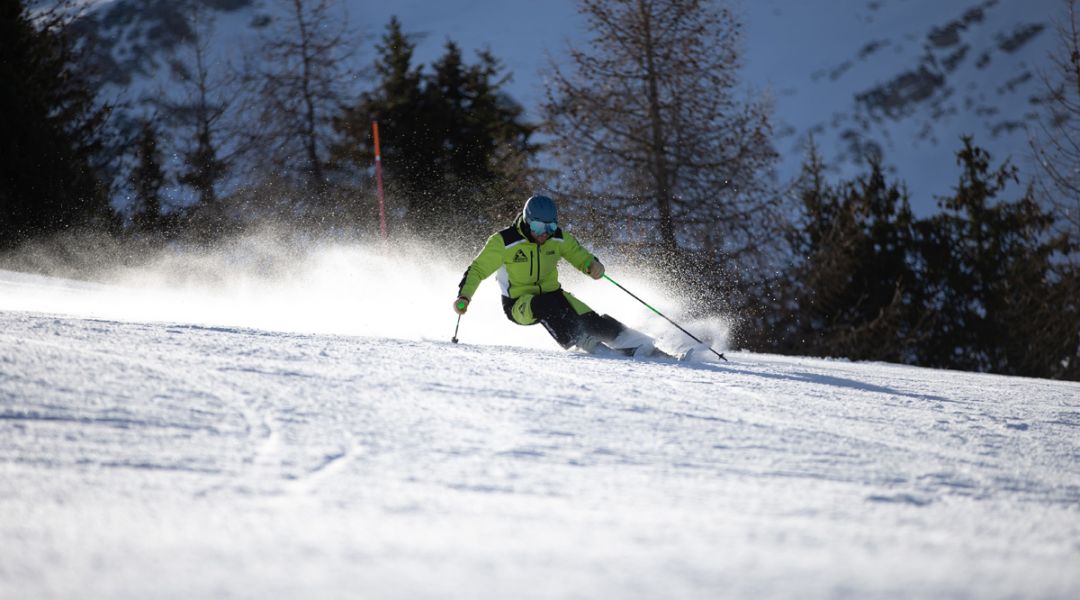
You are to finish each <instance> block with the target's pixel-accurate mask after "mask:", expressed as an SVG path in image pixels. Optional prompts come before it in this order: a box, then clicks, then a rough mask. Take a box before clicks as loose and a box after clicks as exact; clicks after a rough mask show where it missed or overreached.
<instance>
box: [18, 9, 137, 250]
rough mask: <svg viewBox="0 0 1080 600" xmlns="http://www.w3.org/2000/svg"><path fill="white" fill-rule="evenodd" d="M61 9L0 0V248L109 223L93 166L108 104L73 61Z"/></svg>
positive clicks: (111, 217) (108, 211) (112, 217)
mask: <svg viewBox="0 0 1080 600" xmlns="http://www.w3.org/2000/svg"><path fill="white" fill-rule="evenodd" d="M65 14H67V13H66V12H65V11H64V10H63V7H61V6H57V7H56V8H55V9H54V10H53V11H51V12H46V13H41V14H35V16H34V17H33V18H31V16H30V14H29V12H28V10H27V7H26V6H25V4H24V3H23V2H22V1H21V0H0V82H2V85H0V115H3V117H2V118H0V248H3V247H9V248H10V247H13V246H15V245H17V244H19V243H20V242H23V241H25V240H27V239H29V238H31V237H33V236H37V235H42V234H49V233H55V232H59V231H65V230H68V229H71V228H76V227H84V226H112V225H114V224H115V219H116V215H115V213H113V211H112V210H111V208H110V206H109V202H108V198H107V194H106V192H105V186H104V185H103V183H102V181H101V179H100V178H99V176H98V174H97V173H96V172H95V169H94V167H93V166H92V165H93V157H94V155H95V154H96V153H97V152H98V151H99V149H100V145H101V137H100V133H99V132H100V127H101V125H102V123H103V121H104V119H105V117H106V115H107V113H108V110H107V108H103V107H99V106H97V105H96V104H95V99H94V92H93V90H92V89H91V86H90V85H89V83H88V82H87V79H86V77H85V76H84V74H83V72H82V71H81V70H80V66H79V65H78V64H77V62H76V60H75V56H74V54H73V52H72V47H71V42H70V40H69V39H68V37H67V34H66V26H67V21H66V18H65V16H64V15H65Z"/></svg>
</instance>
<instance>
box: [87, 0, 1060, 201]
mask: <svg viewBox="0 0 1080 600" xmlns="http://www.w3.org/2000/svg"><path fill="white" fill-rule="evenodd" d="M190 4H199V5H203V6H206V7H208V8H209V9H210V10H209V11H208V14H209V15H210V17H211V18H210V19H209V22H210V23H211V25H210V27H209V28H208V31H207V32H204V35H209V36H210V38H211V48H210V54H211V62H210V69H211V72H212V73H214V72H215V71H216V72H219V73H220V72H221V71H224V70H226V69H227V64H232V65H233V66H237V65H239V64H240V63H241V57H242V56H243V55H245V54H249V55H250V54H252V51H253V50H254V48H255V47H256V46H257V42H258V37H259V35H260V32H261V31H264V30H265V29H266V27H268V26H269V25H270V22H271V17H270V15H271V14H272V10H271V9H270V7H272V6H273V4H274V2H273V1H272V0H185V1H183V2H175V1H173V0H138V1H136V0H107V1H103V2H98V3H97V4H96V9H95V10H93V11H92V12H91V13H90V14H89V16H88V17H87V18H86V19H84V20H83V22H82V23H81V24H80V30H81V31H82V32H83V33H84V35H86V36H88V37H89V38H90V39H93V40H94V44H93V47H94V48H95V49H96V51H95V52H96V54H95V55H96V56H97V59H96V62H97V63H98V64H99V66H100V67H101V68H102V69H103V72H104V73H105V75H106V78H107V80H108V81H109V82H110V85H109V86H107V88H106V91H105V95H106V97H112V98H115V99H118V100H119V101H121V102H130V103H132V107H131V108H130V109H123V110H122V111H120V112H122V113H125V114H127V115H129V116H130V115H136V114H139V113H141V112H152V110H153V109H152V107H151V105H152V100H154V99H156V98H160V97H161V96H162V94H163V93H165V94H168V93H170V92H169V91H168V90H169V89H170V87H175V86H176V85H177V84H176V83H175V82H174V81H172V80H171V79H170V77H169V74H168V68H167V64H168V59H169V57H170V56H171V55H172V53H174V52H175V51H176V50H177V48H178V44H179V42H180V41H181V39H182V38H183V35H184V34H185V32H186V31H187V30H188V29H190V27H191V26H190V24H189V23H188V22H187V21H186V20H185V19H186V16H185V15H187V14H188V13H189V12H190V11H189V9H187V8H185V7H186V6H188V5H190ZM728 4H729V5H732V6H734V7H735V8H736V10H737V12H738V13H739V14H740V15H741V17H742V18H743V20H744V22H745V25H746V27H745V40H744V50H745V52H744V61H745V68H744V71H743V74H742V78H743V80H744V81H745V82H746V84H747V85H748V87H750V88H753V89H754V90H756V91H757V92H762V91H765V92H767V93H769V95H770V96H771V97H772V98H773V100H774V101H775V106H776V113H775V119H774V120H775V123H776V139H775V142H776V144H777V147H778V149H779V150H780V153H781V156H782V162H781V165H780V167H781V168H780V174H781V176H782V177H783V178H785V179H790V178H793V177H795V176H796V175H797V174H798V172H799V165H800V164H801V162H802V161H803V159H804V158H805V148H806V146H805V143H806V140H807V139H808V138H809V136H811V135H812V136H813V137H814V139H815V141H816V143H817V144H818V146H819V147H820V149H821V151H822V153H823V155H824V157H825V158H826V160H828V161H829V162H830V163H831V164H832V165H833V166H834V167H835V168H836V169H837V171H838V172H840V173H842V174H844V175H846V176H851V175H854V174H856V173H858V172H860V169H861V167H859V166H857V165H858V163H859V161H860V160H861V157H862V156H864V155H866V154H868V153H869V154H878V155H881V156H883V157H884V160H885V162H886V165H887V166H890V167H893V168H895V173H896V175H897V176H898V177H899V178H900V179H902V180H903V181H905V182H906V183H907V184H908V186H909V188H910V190H911V193H912V202H913V205H914V206H915V208H916V210H917V211H920V212H923V213H925V212H929V211H932V210H934V209H935V201H934V196H936V195H944V194H947V193H949V191H950V190H951V188H952V186H954V185H955V183H956V181H957V178H958V172H957V169H956V164H955V158H954V157H955V152H956V151H957V150H958V149H959V148H960V136H961V135H965V134H967V135H973V136H975V138H976V142H977V143H979V144H981V145H983V146H984V147H986V148H987V149H988V150H990V152H991V154H992V155H993V156H994V158H995V160H998V161H1001V160H1004V159H1006V158H1010V159H1012V160H1013V161H1014V162H1015V163H1017V164H1018V165H1019V166H1020V167H1022V169H1023V170H1024V173H1025V174H1031V173H1032V172H1033V171H1032V165H1030V164H1029V151H1028V140H1029V134H1028V132H1027V131H1026V129H1025V128H1026V127H1027V126H1028V125H1030V124H1032V123H1034V122H1035V121H1036V120H1037V119H1038V118H1039V116H1040V103H1041V99H1042V98H1043V97H1044V96H1045V89H1044V85H1043V82H1042V80H1041V75H1044V74H1049V72H1050V71H1051V68H1052V67H1051V64H1050V61H1049V56H1050V53H1051V52H1053V51H1054V50H1055V48H1056V44H1057V36H1056V34H1055V31H1054V22H1055V20H1056V19H1058V20H1059V19H1062V18H1064V16H1065V15H1064V3H1063V2H1062V0H1027V1H1025V2H1019V1H1013V0H956V1H950V2H940V1H938V0H843V1H836V0H804V1H800V2H790V1H786V0H756V1H754V2H739V1H735V2H729V3H728ZM339 6H340V9H341V11H342V20H343V21H345V22H347V23H348V24H349V27H350V28H351V29H352V30H354V31H355V32H356V34H357V35H356V37H355V39H356V41H357V46H358V52H357V53H356V56H355V61H356V64H355V65H353V66H354V67H356V68H360V67H363V66H366V65H369V64H370V63H371V62H372V61H373V60H374V57H375V51H374V46H375V43H376V40H377V38H378V36H379V35H381V34H382V32H383V30H384V28H385V25H386V23H387V21H388V20H389V19H390V16H391V15H397V16H399V17H400V18H401V20H402V22H403V24H404V27H405V29H406V31H409V32H411V33H414V34H416V36H417V43H418V46H417V51H416V60H417V61H418V62H419V63H426V64H430V63H431V62H432V61H434V60H435V59H436V58H437V57H438V56H439V55H440V54H441V53H442V51H443V45H444V44H445V42H446V41H447V39H453V40H454V41H456V42H458V43H459V44H461V45H462V46H463V47H464V48H465V49H467V50H473V49H480V48H484V47H487V48H490V49H491V50H492V52H493V53H494V54H495V56H497V57H499V58H500V59H501V60H502V61H503V62H504V63H505V65H506V66H507V68H508V70H509V71H510V72H512V73H513V75H514V80H513V81H511V82H510V84H509V85H508V87H507V90H508V91H509V93H510V94H511V95H512V96H513V97H514V98H515V99H516V100H518V101H519V102H521V103H522V104H523V105H524V106H525V108H526V110H527V114H528V115H529V116H530V117H531V118H534V119H535V118H538V117H539V110H538V108H539V104H540V102H542V101H543V100H544V97H545V76H544V72H545V71H546V70H547V67H548V65H549V61H550V60H554V61H556V62H561V61H563V60H565V56H566V48H567V46H568V44H573V45H575V46H578V47H581V46H583V45H584V44H585V42H586V40H587V39H588V33H587V31H586V30H585V28H584V21H583V19H582V18H581V16H580V15H578V14H577V12H576V8H575V7H576V3H575V2H574V1H573V0H545V1H544V2H533V1H531V0H441V1H439V2H431V1H428V0H394V1H390V2H371V1H369V0H342V2H341V3H340V5H339ZM364 35H366V36H368V37H367V38H364V37H363V36H364ZM359 87H362V85H360V86H359ZM163 90H164V92H163ZM118 122H120V123H123V122H125V119H124V118H123V115H120V118H119V119H118ZM387 143H390V141H388V142H387Z"/></svg>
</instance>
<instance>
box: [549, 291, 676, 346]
mask: <svg viewBox="0 0 1080 600" xmlns="http://www.w3.org/2000/svg"><path fill="white" fill-rule="evenodd" d="M563 295H564V296H566V300H567V302H569V303H570V305H571V306H573V307H574V310H575V312H577V313H578V317H579V318H580V319H581V330H582V333H583V335H586V336H590V337H593V338H596V339H597V340H598V341H600V342H602V343H603V344H604V345H605V346H607V347H609V348H611V349H613V350H616V351H618V352H620V353H622V354H626V355H633V356H653V355H657V354H663V353H660V352H659V351H657V350H656V349H655V344H656V341H655V340H653V339H652V338H651V337H649V336H647V335H645V334H644V333H641V332H640V331H636V330H634V329H631V328H629V327H627V326H626V325H623V324H622V323H621V322H619V320H618V319H616V318H615V317H612V316H611V315H600V314H597V313H596V312H595V311H593V310H592V309H591V308H589V307H588V306H586V305H585V303H584V302H582V301H580V300H578V299H577V298H575V297H574V295H573V294H571V293H570V292H567V291H565V290H563ZM664 356H666V355H664Z"/></svg>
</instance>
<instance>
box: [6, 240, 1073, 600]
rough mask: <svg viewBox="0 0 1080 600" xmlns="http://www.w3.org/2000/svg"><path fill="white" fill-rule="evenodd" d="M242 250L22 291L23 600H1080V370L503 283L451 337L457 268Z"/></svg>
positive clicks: (14, 453)
mask: <svg viewBox="0 0 1080 600" xmlns="http://www.w3.org/2000/svg"><path fill="white" fill-rule="evenodd" d="M244 248H245V246H243V245H239V246H237V247H235V248H233V249H232V250H230V251H221V252H216V253H208V254H206V255H203V256H198V257H195V256H186V257H184V258H183V260H181V259H179V258H176V257H172V258H165V257H163V258H161V259H153V260H148V261H147V262H145V263H144V264H142V265H141V266H139V267H131V268H127V269H117V270H113V271H110V272H108V273H98V274H96V278H97V279H98V281H97V282H95V283H89V282H80V281H74V280H70V279H60V278H54V277H47V276H41V275H29V274H25V273H14V272H10V271H7V272H0V548H3V559H2V560H0V598H5V599H6V598H11V599H16V598H19V599H22V598H131V599H142V598H185V599H191V598H260V599H269V598H319V599H322V598H718V597H737V598H793V597H821V598H886V597H888V598H905V597H933V598H1019V597H1023V598H1076V597H1080V568H1078V566H1080V460H1078V459H1080V433H1078V432H1080V429H1078V428H1080V384H1077V383H1064V382H1053V381H1043V380H1034V379H1022V378H1010V377H999V376H992V375H980V374H971V373H960V372H948V371H934V370H927V369H919V368H912V367H905V366H897V365H889V364H866V363H851V362H847V361H837V360H820V359H811V358H796V357H780V356H766V355H757V354H749V353H743V352H734V351H728V352H727V356H728V357H729V358H730V359H731V362H730V363H717V362H698V363H691V364H686V363H675V362H670V361H662V360H631V359H621V358H601V357H594V356H591V355H587V354H583V353H577V352H565V351H562V350H561V349H559V348H558V347H557V346H556V345H555V344H554V342H552V341H551V340H550V338H549V337H548V336H547V334H546V333H545V332H544V331H543V330H542V328H539V327H531V328H523V327H517V326H514V325H513V324H511V323H509V322H508V321H506V319H505V317H503V315H502V314H501V308H500V307H499V304H498V297H497V296H498V291H497V289H496V285H495V283H494V282H492V281H488V282H485V283H484V285H483V286H481V288H480V291H479V293H478V294H477V298H476V301H475V302H474V303H473V305H472V306H471V307H470V310H469V312H468V313H467V314H466V315H465V317H464V318H463V319H462V320H461V328H460V331H459V338H460V340H461V343H459V344H452V343H450V337H451V335H452V333H453V328H454V325H455V324H456V323H455V315H454V314H453V313H452V311H451V302H452V300H453V298H454V295H455V293H456V286H457V282H458V280H459V278H460V272H461V270H462V269H463V268H464V266H465V265H464V264H463V263H462V264H456V263H455V261H453V260H449V259H446V258H441V255H439V254H438V253H437V252H435V251H432V250H430V249H428V252H429V254H427V256H431V257H437V258H433V259H432V260H430V261H424V262H417V261H415V260H411V259H409V258H407V257H406V256H405V255H404V254H403V253H402V252H400V251H399V250H400V249H393V248H381V247H378V246H377V245H376V246H375V247H363V246H356V245H351V246H350V245H336V246H334V245H328V246H325V247H321V248H319V249H317V250H313V251H304V252H302V253H298V254H296V255H293V254H289V253H286V254H289V255H288V256H277V255H273V254H268V253H266V252H264V253H263V254H261V255H257V254H252V253H251V252H249V251H247V250H244ZM249 249H250V248H248V250H249ZM412 251H413V252H421V251H424V250H423V249H413V250H412ZM253 256H255V258H252V257H253ZM413 256H415V255H413ZM609 272H610V273H611V275H612V276H613V277H615V278H616V279H618V280H620V282H622V283H624V284H625V285H626V286H627V287H628V288H629V289H631V290H634V291H635V293H638V294H639V295H642V296H643V297H645V296H648V297H647V299H648V300H653V301H654V302H656V303H657V304H658V305H659V307H660V308H661V310H664V311H670V313H668V312H665V314H670V315H672V316H676V317H680V318H682V317H683V316H684V315H683V313H682V312H681V307H680V306H679V305H678V302H677V300H676V299H672V298H668V297H666V294H667V293H668V291H667V290H665V289H664V287H663V286H662V285H660V284H658V283H656V282H655V280H651V279H649V278H648V277H646V276H645V275H644V274H643V273H642V272H640V271H637V270H634V269H632V268H631V266H629V265H618V264H617V263H616V262H615V261H613V262H612V265H611V266H610V270H609ZM620 277H621V278H620ZM564 280H565V284H566V285H567V287H568V288H569V289H571V290H573V291H574V292H575V293H576V294H577V295H579V297H581V298H583V299H584V300H585V301H586V302H589V303H590V304H591V305H593V306H594V307H595V308H597V309H599V310H601V311H603V312H610V313H612V314H614V315H615V316H616V317H619V318H621V319H623V320H625V321H627V322H628V323H630V324H633V325H634V326H636V327H639V328H641V329H644V330H647V331H649V332H650V333H654V334H660V333H664V335H663V336H661V344H662V346H666V347H669V348H671V347H674V346H677V345H678V344H680V343H682V342H681V341H680V340H679V339H678V337H677V336H668V335H667V333H666V332H667V330H670V329H672V328H671V327H670V326H669V325H667V324H666V323H664V322H663V321H662V320H660V319H658V318H656V317H655V316H652V317H650V316H649V315H650V313H648V311H647V310H645V309H643V308H642V307H640V305H637V306H635V304H636V303H635V302H634V301H633V300H632V299H627V298H626V297H625V294H623V293H622V292H621V291H619V290H617V289H615V288H614V286H611V285H609V284H606V282H603V281H600V282H594V281H591V280H588V279H586V278H584V277H571V276H569V275H568V276H566V277H564ZM656 321H660V323H655V322H656ZM688 325H689V327H690V329H691V330H693V331H696V332H697V333H698V334H699V335H701V336H705V337H707V338H708V339H709V340H710V341H711V342H712V343H714V344H715V345H716V346H717V348H718V349H724V348H726V346H727V345H728V342H727V341H726V337H725V336H726V326H725V324H724V322H723V321H693V320H690V322H689V323H688ZM665 328H666V329H665ZM675 333H676V334H677V333H678V332H677V331H676V332H675Z"/></svg>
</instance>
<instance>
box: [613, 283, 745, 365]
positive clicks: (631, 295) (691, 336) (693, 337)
mask: <svg viewBox="0 0 1080 600" xmlns="http://www.w3.org/2000/svg"><path fill="white" fill-rule="evenodd" d="M604 279H607V280H608V281H610V282H611V283H614V284H615V286H616V287H618V288H619V289H620V290H622V291H624V292H626V293H627V294H630V297H631V298H633V299H634V300H637V301H638V302H640V303H642V304H644V305H645V308H648V309H649V310H651V311H653V312H654V313H656V314H658V315H660V316H661V317H664V319H665V320H666V321H667V322H668V323H671V324H672V325H674V326H675V327H678V328H679V331H681V332H683V333H685V334H686V335H688V336H690V339H692V340H694V341H695V342H697V343H699V344H705V342H703V341H701V340H699V339H698V338H697V336H695V335H694V334H692V333H690V332H689V331H687V330H686V329H684V328H683V327H682V325H679V324H678V323H676V322H675V321H672V320H671V319H668V318H667V315H665V314H664V313H662V312H660V311H658V310H656V309H655V308H653V307H651V306H649V303H648V302H645V301H644V300H642V299H641V298H638V297H637V296H635V295H634V293H633V292H631V291H630V290H628V289H626V288H624V287H623V286H622V285H620V284H619V282H618V281H615V280H614V279H612V278H610V277H608V276H607V273H605V274H604ZM706 347H707V348H709V350H710V351H711V352H712V353H713V354H715V355H717V356H719V357H720V359H721V360H723V361H725V362H727V357H726V356H724V355H723V354H721V353H719V352H717V351H716V350H713V349H712V347H711V346H706Z"/></svg>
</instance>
